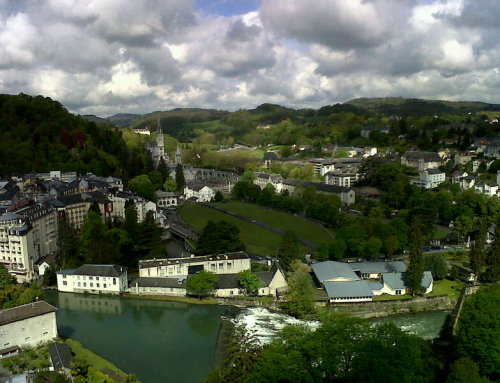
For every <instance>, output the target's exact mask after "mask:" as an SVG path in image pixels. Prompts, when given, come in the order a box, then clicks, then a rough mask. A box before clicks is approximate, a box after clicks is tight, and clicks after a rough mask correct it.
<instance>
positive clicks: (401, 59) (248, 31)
mask: <svg viewBox="0 0 500 383" xmlns="http://www.w3.org/2000/svg"><path fill="white" fill-rule="evenodd" d="M498 15H500V1H499V0H191V1H190V0H0V93H10V94H18V93H21V92H23V93H28V94H33V95H35V94H42V95H44V96H49V97H52V98H53V99H56V100H59V101H60V102H61V103H63V104H64V105H65V106H66V107H67V108H68V109H69V110H70V111H72V112H76V113H80V114H96V115H98V116H109V115H112V114H115V113H120V112H132V113H147V112H150V111H154V110H168V109H172V108H177V107H203V108H217V109H225V110H237V109H239V108H253V107H255V106H257V105H259V104H262V103H264V102H271V103H278V104H281V105H284V106H289V107H295V108H301V107H320V106H323V105H328V104H332V103H336V102H343V101H347V100H349V99H352V98H356V97H385V96H404V97H420V98H427V99H447V100H480V101H486V102H495V103H500V69H499V68H500V38H499V36H500V22H499V21H498Z"/></svg>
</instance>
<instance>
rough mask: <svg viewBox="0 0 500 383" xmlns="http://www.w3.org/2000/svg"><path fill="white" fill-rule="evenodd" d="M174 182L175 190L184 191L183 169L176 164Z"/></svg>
mask: <svg viewBox="0 0 500 383" xmlns="http://www.w3.org/2000/svg"><path fill="white" fill-rule="evenodd" d="M175 182H176V183H177V190H184V186H185V185H186V180H185V179H184V168H183V167H182V165H181V164H177V167H176V168H175Z"/></svg>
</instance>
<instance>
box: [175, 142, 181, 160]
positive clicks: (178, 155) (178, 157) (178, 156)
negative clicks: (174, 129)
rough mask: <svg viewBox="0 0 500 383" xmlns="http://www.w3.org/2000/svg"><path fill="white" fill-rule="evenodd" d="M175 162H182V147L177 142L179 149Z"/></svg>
mask: <svg viewBox="0 0 500 383" xmlns="http://www.w3.org/2000/svg"><path fill="white" fill-rule="evenodd" d="M174 162H175V164H176V165H177V164H182V159H181V148H180V146H179V143H177V151H176V152H175V160H174Z"/></svg>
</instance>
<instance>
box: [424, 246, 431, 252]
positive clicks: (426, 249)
mask: <svg viewBox="0 0 500 383" xmlns="http://www.w3.org/2000/svg"><path fill="white" fill-rule="evenodd" d="M422 250H423V251H431V248H430V247H429V246H424V247H423V248H422Z"/></svg>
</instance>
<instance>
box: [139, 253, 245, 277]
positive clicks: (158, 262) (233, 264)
mask: <svg viewBox="0 0 500 383" xmlns="http://www.w3.org/2000/svg"><path fill="white" fill-rule="evenodd" d="M203 269H204V270H205V271H211V272H213V273H215V274H238V273H239V272H241V271H245V270H250V269H251V267H250V258H249V257H248V255H247V254H246V253H244V252H243V251H238V252H236V253H227V254H218V255H203V256H201V257H195V256H194V255H193V256H191V257H190V258H165V259H149V260H148V259H145V260H139V277H182V276H184V277H186V276H187V275H189V274H196V273H198V272H200V271H201V270H203Z"/></svg>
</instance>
